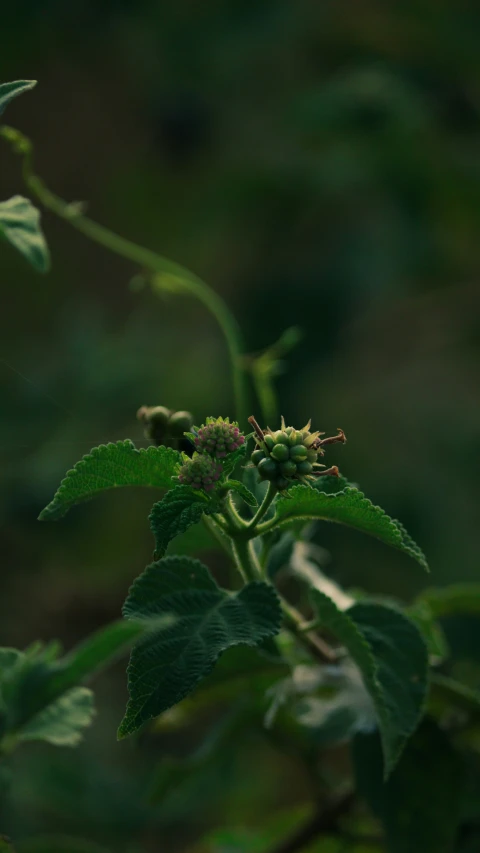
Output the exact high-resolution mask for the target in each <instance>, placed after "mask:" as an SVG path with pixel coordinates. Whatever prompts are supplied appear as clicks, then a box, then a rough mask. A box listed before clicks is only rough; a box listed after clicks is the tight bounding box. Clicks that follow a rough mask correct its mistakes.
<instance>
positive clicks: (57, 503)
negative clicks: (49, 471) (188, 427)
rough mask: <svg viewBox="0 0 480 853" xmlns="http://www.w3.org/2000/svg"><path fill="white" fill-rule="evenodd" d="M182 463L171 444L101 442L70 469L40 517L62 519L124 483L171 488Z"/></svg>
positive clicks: (124, 484)
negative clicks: (149, 445)
mask: <svg viewBox="0 0 480 853" xmlns="http://www.w3.org/2000/svg"><path fill="white" fill-rule="evenodd" d="M180 462H181V456H180V454H179V453H178V452H177V451H176V450H172V449H171V448H170V447H163V446H161V447H148V448H146V449H144V448H142V449H140V450H137V448H136V447H135V445H134V444H133V442H132V441H130V440H128V439H127V440H126V441H117V442H116V443H115V444H113V443H111V444H101V445H100V446H99V447H94V448H93V450H91V451H90V453H88V454H87V455H86V456H84V457H83V459H81V460H80V461H79V462H77V464H76V465H75V466H74V468H72V470H71V471H68V472H67V475H66V477H65V479H64V480H62V482H61V484H60V486H59V488H58V490H57V492H56V493H55V496H54V498H53V500H52V501H51V502H50V503H49V504H48V506H47V507H45V509H44V510H42V512H41V513H40V515H39V519H40V521H53V520H56V519H58V518H61V517H62V516H63V515H65V514H66V513H67V512H68V510H69V509H70V508H71V507H72V506H74V505H75V504H77V503H80V502H81V501H85V500H89V499H90V498H93V497H95V496H96V495H98V494H100V493H101V492H104V491H106V490H108V489H116V488H118V487H120V486H152V487H153V488H158V489H168V488H169V487H170V486H171V485H172V477H173V476H174V475H175V473H176V470H177V466H178V465H179V464H180Z"/></svg>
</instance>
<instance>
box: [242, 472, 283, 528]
mask: <svg viewBox="0 0 480 853" xmlns="http://www.w3.org/2000/svg"><path fill="white" fill-rule="evenodd" d="M277 491H278V490H277V487H276V486H275V485H274V484H273V483H269V486H268V489H267V493H266V495H265V497H264V499H263V501H262V503H261V504H260V506H259V507H258V510H257V512H256V513H255V515H254V516H253V518H252V519H251V521H249V522H248V524H247V529H248V530H251V529H252V528H254V527H256V526H257V524H258V522H259V521H260V520H261V519H262V518H263V516H264V515H265V513H266V512H268V510H269V508H270V506H271V504H272V503H273V501H274V500H275V498H276V495H277Z"/></svg>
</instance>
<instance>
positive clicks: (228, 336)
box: [1, 127, 247, 425]
mask: <svg viewBox="0 0 480 853" xmlns="http://www.w3.org/2000/svg"><path fill="white" fill-rule="evenodd" d="M1 135H2V136H3V138H4V139H6V140H7V141H8V142H10V144H11V145H12V147H13V149H14V151H15V152H16V153H17V154H21V155H22V156H23V178H24V181H25V184H26V186H27V187H28V189H29V190H30V192H31V193H32V194H33V195H34V196H36V197H37V199H38V200H39V201H40V202H41V204H43V206H44V207H45V208H47V210H50V211H51V212H52V213H55V214H56V216H59V217H60V218H61V219H64V220H65V221H66V222H68V223H69V224H70V225H72V226H73V228H76V229H77V231H80V232H81V233H82V234H84V235H85V236H86V237H89V238H90V239H91V240H93V241H94V242H95V243H98V244H99V245H101V246H104V247H105V248H106V249H109V250H110V251H111V252H114V253H115V254H117V255H120V256H121V257H123V258H126V259H127V260H129V261H133V263H135V264H138V265H139V266H140V267H142V268H144V269H145V268H146V269H148V270H150V271H151V272H153V273H154V274H155V275H153V276H152V277H151V285H152V288H153V290H154V291H158V292H160V291H162V290H164V289H165V287H166V286H168V279H170V280H171V281H174V282H175V283H176V288H175V289H177V290H178V289H180V288H181V289H183V290H184V291H185V292H187V293H190V294H191V295H192V296H195V297H196V298H197V299H199V300H200V302H202V303H203V305H204V306H205V307H206V308H207V309H208V310H209V311H210V312H211V313H212V314H213V316H214V317H215V319H216V321H217V323H218V324H219V326H220V328H221V330H222V332H223V334H224V336H225V340H226V343H227V347H228V351H229V355H230V361H231V367H232V375H233V387H234V395H235V405H236V417H237V419H238V421H239V422H240V424H241V425H244V424H245V423H246V413H247V391H246V374H245V371H244V368H243V366H242V350H243V341H242V336H241V333H240V329H239V327H238V324H237V321H236V320H235V318H234V316H233V314H232V313H231V312H230V310H229V308H228V307H227V305H226V304H225V302H224V300H223V299H221V297H220V296H218V294H217V293H215V291H214V290H212V288H211V287H209V286H208V285H207V284H206V283H205V282H204V281H202V279H201V278H199V277H198V276H197V275H195V274H194V273H192V272H190V270H187V269H186V268H185V267H183V266H182V265H181V264H177V263H175V262H174V261H170V260H168V259H167V258H164V257H163V256H162V255H159V254H157V253H156V252H152V251H151V250H150V249H146V248H144V247H143V246H139V245H137V243H133V242H132V241H130V240H126V239H125V238H124V237H120V236H119V235H118V234H115V233H114V232H113V231H110V229H108V228H105V227H104V226H103V225H99V224H98V223H97V222H94V221H93V220H92V219H89V218H88V217H86V216H84V215H83V213H82V212H81V207H80V205H79V204H68V203H67V202H66V201H64V200H63V199H62V198H60V197H59V196H57V195H55V193H53V192H51V190H49V189H48V187H47V186H46V184H45V183H44V181H43V180H42V179H41V178H39V177H38V175H36V174H35V172H34V169H33V147H32V143H31V142H30V140H29V139H27V137H25V136H23V134H21V133H20V132H19V131H17V130H15V129H14V128H9V127H3V128H2V129H1Z"/></svg>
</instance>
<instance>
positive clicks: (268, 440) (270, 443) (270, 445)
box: [263, 435, 275, 450]
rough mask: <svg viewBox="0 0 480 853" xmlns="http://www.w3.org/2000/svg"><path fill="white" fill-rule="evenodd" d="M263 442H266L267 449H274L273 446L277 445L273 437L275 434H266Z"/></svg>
mask: <svg viewBox="0 0 480 853" xmlns="http://www.w3.org/2000/svg"><path fill="white" fill-rule="evenodd" d="M263 443H264V444H265V447H266V448H267V450H272V448H273V447H274V445H275V440H274V438H273V435H266V436H265V437H264V439H263Z"/></svg>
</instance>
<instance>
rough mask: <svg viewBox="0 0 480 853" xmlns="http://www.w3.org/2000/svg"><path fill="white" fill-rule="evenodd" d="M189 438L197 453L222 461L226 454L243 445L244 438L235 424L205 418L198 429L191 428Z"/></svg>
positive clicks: (221, 419)
mask: <svg viewBox="0 0 480 853" xmlns="http://www.w3.org/2000/svg"><path fill="white" fill-rule="evenodd" d="M190 437H191V439H192V441H193V444H194V445H195V450H196V451H197V452H198V453H208V455H209V456H214V457H215V459H224V458H225V456H227V454H228V453H233V451H234V450H238V448H239V447H241V446H242V444H245V436H244V435H242V433H241V432H240V429H239V426H238V424H237V423H235V422H232V423H230V419H229V418H226V419H225V420H224V419H223V418H207V421H206V423H204V424H202V426H200V427H193V431H192V433H191V434H190Z"/></svg>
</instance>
